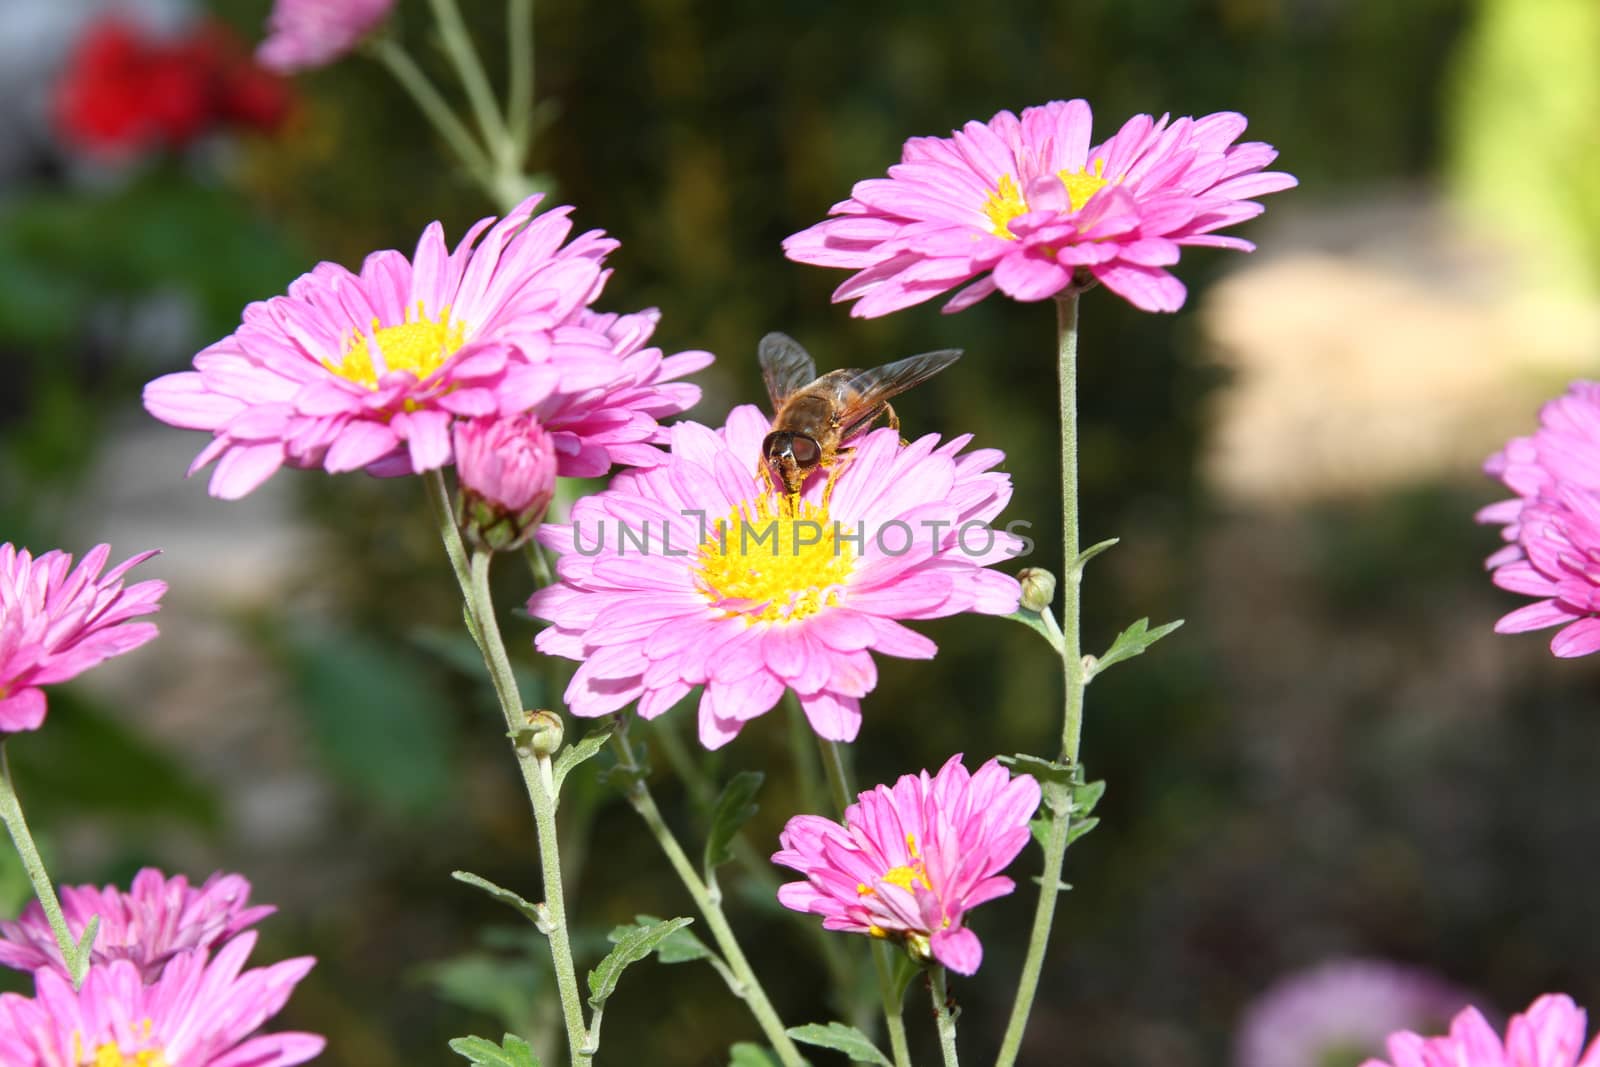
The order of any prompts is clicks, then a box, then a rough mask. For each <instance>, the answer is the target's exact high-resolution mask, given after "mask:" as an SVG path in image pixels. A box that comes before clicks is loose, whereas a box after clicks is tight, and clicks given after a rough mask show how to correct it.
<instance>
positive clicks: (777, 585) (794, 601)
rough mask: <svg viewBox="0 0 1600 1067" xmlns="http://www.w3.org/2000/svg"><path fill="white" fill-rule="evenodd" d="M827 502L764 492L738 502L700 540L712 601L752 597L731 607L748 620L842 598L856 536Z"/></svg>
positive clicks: (787, 617) (808, 612)
mask: <svg viewBox="0 0 1600 1067" xmlns="http://www.w3.org/2000/svg"><path fill="white" fill-rule="evenodd" d="M839 533H840V531H839V530H838V529H837V528H836V527H835V525H834V523H833V521H832V520H831V519H830V518H829V516H828V507H827V505H826V504H822V505H816V504H812V503H811V502H810V501H808V500H802V499H800V498H799V497H797V496H783V497H779V498H778V499H777V500H776V501H774V499H773V498H772V497H769V496H760V497H757V498H756V499H755V500H754V501H748V500H747V501H745V502H744V503H742V504H740V505H738V506H737V507H735V508H734V509H733V510H732V511H731V512H730V513H729V514H728V517H727V518H726V519H723V520H721V521H719V522H718V523H717V527H716V529H715V530H714V531H713V532H712V533H711V534H710V536H708V537H707V538H706V540H705V542H704V543H703V544H702V545H701V546H700V558H699V572H700V574H699V576H700V580H701V583H702V590H703V591H704V592H705V594H706V596H707V598H708V599H710V600H711V602H712V603H719V602H721V601H723V600H748V601H750V602H751V605H750V606H749V607H748V608H742V609H730V614H739V615H743V616H744V619H745V622H746V623H750V624H754V623H757V622H794V621H797V620H799V619H805V618H809V617H810V616H812V615H815V614H817V612H819V611H821V610H822V609H823V608H824V607H826V606H828V605H830V604H837V603H838V602H839V593H838V589H839V587H840V586H841V585H843V584H844V582H845V580H846V579H847V578H849V576H850V571H851V568H852V567H853V566H854V565H855V552H854V551H852V550H851V547H850V545H849V544H848V543H847V542H848V541H850V540H851V536H850V535H849V534H848V533H847V534H846V536H844V537H840V536H839Z"/></svg>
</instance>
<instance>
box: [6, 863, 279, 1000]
mask: <svg viewBox="0 0 1600 1067" xmlns="http://www.w3.org/2000/svg"><path fill="white" fill-rule="evenodd" d="M61 910H62V912H63V914H64V915H65V916H66V920H67V928H68V930H70V931H71V933H72V938H73V940H74V941H77V940H78V939H80V938H81V937H82V936H83V931H84V928H85V927H86V926H87V925H88V922H89V920H90V918H92V917H94V916H96V915H98V916H99V917H100V927H99V930H98V932H97V933H96V934H95V938H94V948H93V950H92V955H91V956H90V962H91V963H94V964H109V963H111V962H112V961H114V960H127V961H128V962H129V963H132V964H133V965H134V966H135V967H137V968H138V969H139V974H140V976H141V977H142V978H143V979H144V981H146V982H152V981H154V980H155V979H156V977H157V976H158V975H160V973H161V969H162V968H163V967H164V966H166V963H167V961H168V960H169V959H171V958H172V957H173V956H175V955H177V954H178V953H180V952H186V951H188V950H190V949H196V948H199V949H212V948H215V947H216V946H217V945H219V944H220V943H222V942H223V941H226V940H228V939H229V938H231V937H233V936H234V935H235V934H237V933H238V932H239V931H241V930H243V929H245V928H246V927H248V926H253V925H254V924H256V923H258V922H260V921H261V920H262V919H264V918H266V917H267V916H268V915H271V914H272V913H273V912H274V911H276V910H277V909H276V908H274V907H272V906H271V905H266V904H260V905H256V906H255V907H251V906H250V883H249V882H248V881H246V880H245V879H244V878H243V877H242V876H240V875H237V874H223V873H221V872H220V871H219V872H217V873H216V874H213V875H212V876H211V877H210V878H208V879H206V882H205V884H204V885H201V886H191V885H190V884H189V880H188V879H187V878H185V877H184V876H183V875H181V874H180V875H175V876H174V877H172V878H167V877H165V876H164V875H163V874H162V873H161V872H160V871H158V870H156V869H155V868H153V867H146V868H145V869H144V870H142V871H140V872H139V873H138V874H136V875H134V878H133V886H132V888H131V890H130V891H129V892H126V893H124V892H123V891H122V890H120V889H118V888H117V887H116V886H111V885H108V886H106V887H105V888H103V889H100V888H97V887H95V886H92V885H82V886H63V887H62V889H61ZM0 966H5V967H10V968H12V969H13V970H18V971H33V970H37V969H39V968H41V967H51V968H54V969H55V970H57V971H59V972H60V973H61V974H63V975H65V974H67V973H68V971H67V965H66V962H65V961H64V960H62V958H61V949H60V947H59V946H58V945H57V944H56V938H55V934H54V933H53V932H52V931H51V929H50V923H49V920H47V919H46V918H45V915H44V910H43V909H42V908H41V907H40V906H39V904H38V902H37V901H35V902H34V903H32V904H29V905H28V907H27V908H26V910H24V911H23V913H22V914H21V915H20V916H19V917H17V918H16V919H15V920H13V921H11V922H0Z"/></svg>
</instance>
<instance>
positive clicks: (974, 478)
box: [528, 406, 1020, 748]
mask: <svg viewBox="0 0 1600 1067" xmlns="http://www.w3.org/2000/svg"><path fill="white" fill-rule="evenodd" d="M768 429H769V426H768V420H767V419H766V417H765V416H763V415H762V414H761V412H760V411H759V410H757V409H756V408H755V407H753V406H744V407H738V408H735V409H734V410H733V411H732V412H731V413H730V414H729V416H728V423H727V426H726V427H725V428H724V429H723V430H722V431H720V432H716V431H712V430H710V429H707V428H706V427H704V426H700V425H698V424H694V423H679V424H677V425H676V426H674V427H672V435H671V442H672V452H671V456H670V458H669V459H668V460H667V461H666V462H665V463H663V464H662V465H661V466H658V467H655V468H652V469H639V470H631V471H624V472H623V473H622V474H619V475H618V476H617V477H616V478H615V479H613V481H612V484H611V487H610V488H609V489H608V490H606V491H605V492H602V493H598V494H595V495H593V496H588V497H584V498H583V499H582V500H580V501H578V503H577V504H576V505H575V506H574V507H573V509H572V523H571V524H570V525H557V524H546V525H545V526H543V527H541V528H540V531H539V534H538V537H539V540H540V541H541V542H543V543H544V544H545V545H547V546H548V547H550V548H552V549H554V550H555V551H556V552H558V553H560V556H561V559H560V564H559V567H558V572H559V574H560V577H561V581H560V582H558V583H557V584H556V585H553V586H550V587H548V588H546V589H542V590H540V591H539V592H537V593H535V594H534V596H533V598H532V599H531V600H530V601H529V602H528V610H529V611H530V612H532V613H533V614H534V615H537V616H539V617H540V618H544V619H549V620H550V621H551V622H552V623H554V625H553V626H551V627H550V628H549V629H547V630H545V631H544V632H543V633H541V634H540V635H539V636H538V639H537V641H536V643H537V645H538V647H539V649H540V650H541V651H544V652H547V653H551V654H553V655H558V656H566V657H567V658H569V659H576V660H582V661H583V665H582V666H581V667H579V668H578V670H577V673H576V674H575V675H574V676H573V679H572V684H571V685H570V686H568V688H567V693H566V701H567V705H568V707H569V708H570V709H571V710H572V713H573V714H574V715H590V716H593V715H605V714H609V713H611V712H614V711H617V710H619V709H620V708H622V707H624V706H626V705H628V704H630V703H632V702H633V701H635V700H637V701H638V702H639V714H640V715H641V716H643V717H645V718H647V719H649V718H654V717H655V716H657V715H660V714H661V713H662V712H664V711H666V710H667V709H668V708H670V707H672V706H673V705H674V704H676V703H677V702H678V701H680V700H682V699H683V698H684V696H686V695H687V694H688V693H689V691H690V689H691V688H692V687H694V686H697V685H699V686H704V687H705V689H704V692H703V693H702V695H701V697H700V740H701V742H702V743H703V744H704V745H705V746H706V747H707V748H717V747H719V746H721V745H724V744H726V743H727V742H728V741H730V740H731V739H732V738H733V737H734V735H735V734H737V733H738V732H739V729H740V727H742V726H743V725H744V724H745V723H746V722H748V721H750V720H751V719H754V718H756V717H757V716H759V715H762V714H764V713H765V712H767V711H768V710H770V709H771V708H772V706H773V705H774V704H776V703H777V702H778V698H779V697H781V696H782V695H783V692H784V690H785V689H793V690H794V691H795V693H796V694H797V695H798V696H799V698H800V703H801V706H802V707H803V708H804V709H805V712H806V716H807V718H808V719H809V720H810V721H811V725H812V727H813V729H815V730H816V732H817V733H818V734H819V735H820V736H822V737H824V738H827V739H829V740H835V741H849V740H852V739H854V738H855V736H856V732H857V730H858V729H859V728H860V725H861V708H860V699H861V697H863V696H865V695H866V694H867V693H868V692H870V691H871V690H872V688H873V687H874V686H875V685H876V684H877V668H876V666H875V665H874V663H873V660H872V653H873V652H879V653H882V654H884V655H890V656H903V657H910V658H916V659H927V658H930V657H932V655H933V654H934V651H935V645H934V643H933V642H932V641H930V640H928V639H927V638H926V637H923V636H921V635H920V634H917V633H915V632H913V631H911V630H909V629H907V628H906V627H904V626H902V625H901V624H900V623H899V622H898V621H896V620H899V619H930V618H936V617H940V616H945V615H954V614H956V613H958V612H963V611H980V612H986V613H992V614H1002V615H1003V614H1007V613H1009V612H1012V611H1015V610H1016V607H1017V601H1018V597H1019V595H1020V589H1019V587H1018V585H1017V581H1016V579H1015V578H1012V577H1011V576H1010V575H1006V574H1001V573H998V572H995V571H992V570H989V569H988V568H989V567H990V566H991V565H992V564H995V563H999V562H1001V561H1002V560H1004V559H1007V558H1009V557H1010V556H1012V555H1015V554H1016V553H1017V551H1018V545H1019V539H1018V538H1016V537H1013V536H1011V535H1010V534H1008V533H1002V532H1000V531H996V530H993V529H992V528H991V527H990V526H989V525H988V524H989V522H990V521H991V520H993V519H994V518H995V517H996V516H997V515H999V513H1000V511H1001V509H1002V508H1004V507H1005V505H1006V503H1007V501H1009V500H1010V497H1011V482H1010V479H1009V478H1008V477H1007V476H1006V475H1004V474H1001V473H999V472H996V471H993V470H992V469H991V468H993V467H994V466H995V465H996V464H997V463H999V462H1000V460H1001V459H1002V458H1003V457H1002V455H1001V454H1000V453H999V452H996V451H993V450H990V449H984V450H979V451H975V452H970V453H967V454H965V455H961V454H959V453H960V452H961V449H962V448H964V447H965V446H966V444H967V443H968V441H970V440H971V438H970V437H966V436H964V437H958V438H956V439H954V440H952V441H949V442H947V443H945V444H943V445H940V444H939V442H938V439H937V438H936V437H934V436H928V437H923V438H921V439H920V440H918V441H916V442H914V443H913V444H911V445H909V446H906V447H901V445H900V443H899V438H898V435H897V434H896V433H895V431H893V430H889V429H882V430H877V431H874V432H872V433H869V434H865V435H862V436H860V437H858V438H856V439H855V442H854V453H853V455H852V456H850V457H849V458H848V459H847V460H841V462H840V463H838V464H836V465H835V467H834V468H833V471H832V472H826V471H823V470H821V469H819V470H817V471H815V472H814V473H813V474H812V475H811V478H810V480H809V481H808V482H807V483H806V485H805V486H804V489H803V492H802V493H801V494H799V495H798V497H795V498H790V497H786V496H783V495H781V494H780V493H777V492H774V491H773V489H772V488H771V483H770V481H769V480H768V478H767V476H766V475H765V473H764V472H765V464H764V462H763V460H762V457H761V441H762V438H763V437H764V436H765V435H766V433H767V432H768Z"/></svg>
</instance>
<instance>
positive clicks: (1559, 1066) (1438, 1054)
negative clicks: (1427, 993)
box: [1362, 993, 1600, 1067]
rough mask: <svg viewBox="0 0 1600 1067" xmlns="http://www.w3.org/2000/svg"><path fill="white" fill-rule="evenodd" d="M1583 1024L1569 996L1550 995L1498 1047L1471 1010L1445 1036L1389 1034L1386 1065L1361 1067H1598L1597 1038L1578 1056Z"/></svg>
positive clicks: (1519, 1019) (1513, 1021)
mask: <svg viewBox="0 0 1600 1067" xmlns="http://www.w3.org/2000/svg"><path fill="white" fill-rule="evenodd" d="M1587 1025H1588V1019H1587V1017H1586V1016H1585V1015H1584V1012H1583V1009H1582V1008H1580V1007H1578V1006H1577V1005H1576V1004H1574V1003H1573V1002H1572V998H1571V997H1568V996H1565V995H1563V994H1560V993H1550V994H1546V995H1545V996H1542V997H1540V998H1539V999H1538V1000H1536V1001H1534V1002H1533V1004H1532V1005H1531V1006H1530V1007H1529V1008H1528V1010H1527V1011H1526V1012H1524V1013H1523V1014H1521V1015H1515V1016H1512V1018H1511V1024H1510V1025H1509V1026H1508V1027H1506V1036H1505V1041H1504V1042H1502V1041H1501V1040H1500V1035H1499V1034H1498V1033H1496V1032H1495V1029H1494V1027H1492V1026H1490V1025H1489V1023H1488V1021H1487V1020H1485V1019H1484V1017H1483V1016H1482V1015H1481V1014H1480V1013H1479V1012H1478V1009H1477V1008H1467V1009H1466V1010H1465V1011H1463V1012H1462V1013H1461V1014H1459V1015H1457V1016H1456V1017H1455V1020H1454V1021H1453V1022H1452V1023H1451V1024H1450V1033H1449V1035H1448V1036H1446V1037H1421V1036H1419V1035H1418V1034H1414V1033H1411V1032H1409V1031H1406V1032H1401V1033H1398V1034H1394V1035H1393V1036H1391V1037H1390V1038H1389V1062H1385V1061H1383V1060H1367V1061H1366V1062H1365V1063H1364V1064H1362V1067H1391V1065H1392V1067H1600V1038H1596V1039H1595V1040H1594V1041H1593V1042H1591V1043H1590V1045H1589V1048H1588V1051H1584V1047H1583V1039H1584V1034H1585V1030H1586V1028H1587Z"/></svg>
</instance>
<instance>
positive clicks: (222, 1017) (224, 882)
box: [0, 869, 324, 1067]
mask: <svg viewBox="0 0 1600 1067" xmlns="http://www.w3.org/2000/svg"><path fill="white" fill-rule="evenodd" d="M62 897H63V908H64V910H65V912H66V915H67V921H68V925H69V927H70V928H71V931H72V935H73V937H74V938H75V939H76V938H79V937H81V936H82V934H83V928H84V925H85V923H86V922H87V920H88V919H89V917H90V916H92V915H99V916H100V929H99V933H98V935H97V936H96V938H95V944H94V952H93V955H92V957H91V961H90V965H89V970H88V973H87V974H86V975H85V976H84V980H83V984H82V986H81V987H80V988H78V989H76V990H74V989H73V987H72V981H71V977H70V975H69V973H68V971H67V968H66V964H65V962H64V961H63V960H62V958H61V954H60V950H59V948H57V947H56V945H55V941H54V937H53V935H52V933H51V931H50V927H49V925H48V924H47V923H46V922H45V919H44V913H43V912H42V911H41V910H40V909H39V907H38V906H37V905H33V906H31V907H30V908H29V909H28V910H27V911H26V912H25V913H24V914H23V916H22V917H21V918H20V919H18V920H17V921H15V922H9V923H4V924H0V964H3V965H5V966H8V967H13V968H16V969H19V970H22V969H31V970H32V971H33V979H34V995H33V996H32V997H27V996H22V995H20V994H17V993H6V994H4V995H0V1063H4V1064H6V1065H7V1067H61V1065H65V1064H80V1063H92V1064H107V1065H119V1067H120V1065H124V1064H126V1065H134V1064H141V1065H142V1064H149V1065H157V1064H159V1065H161V1067H242V1065H245V1064H273V1065H275V1067H292V1065H293V1064H297V1063H304V1062H305V1061H307V1060H309V1059H311V1058H312V1057H314V1056H316V1055H317V1054H318V1053H319V1052H321V1051H322V1047H323V1044H324V1041H323V1039H322V1038H321V1037H319V1036H317V1035H315V1034H306V1033H292V1032H280V1033H270V1034H257V1033H256V1031H257V1030H259V1029H260V1027H261V1025H262V1024H263V1023H265V1022H266V1021H267V1019H269V1018H271V1017H272V1016H273V1015H275V1014H277V1013H278V1011H279V1010H281V1009H282V1007H283V1005H284V1003H285V1002H286V1001H287V1000H288V999H289V995H290V993H292V992H293V991H294V987H295V985H296V984H297V983H298V982H299V981H300V979H302V978H304V977H305V975H306V973H307V972H308V971H309V970H310V969H311V966H312V964H313V962H314V961H313V960H312V959H310V958H309V957H301V958H298V959H290V960H284V961H283V962H281V963H275V964H272V965H270V966H267V967H261V968H257V969H254V970H245V969H244V966H245V961H246V960H247V959H248V958H249V955H250V952H251V950H252V949H253V948H254V947H255V942H256V935H255V933H254V932H253V931H248V930H245V929H244V928H245V927H248V926H250V925H252V924H254V923H256V922H257V921H259V920H260V919H262V918H263V917H264V916H266V915H267V914H269V913H270V912H271V911H272V910H273V909H272V908H270V907H261V906H257V907H251V906H250V905H249V897H250V885H249V883H248V882H246V881H245V880H244V879H243V878H241V877H240V876H238V875H224V874H220V873H219V874H215V875H213V876H212V877H211V878H210V879H208V880H207V881H206V883H205V884H204V885H202V886H199V887H192V886H190V885H189V883H188V880H187V879H185V878H183V877H182V876H181V875H180V876H178V877H175V878H172V879H167V878H165V877H163V876H162V874H161V873H160V872H159V871H155V870H151V869H146V870H143V871H140V872H139V874H138V876H137V877H135V879H134V882H133V887H132V892H130V893H122V892H119V891H118V890H117V889H116V888H114V887H111V886H107V887H105V888H104V889H97V888H95V887H94V886H79V887H76V888H69V889H66V890H65V891H64V892H63V894H62ZM241 931H244V932H241Z"/></svg>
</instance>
